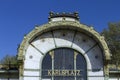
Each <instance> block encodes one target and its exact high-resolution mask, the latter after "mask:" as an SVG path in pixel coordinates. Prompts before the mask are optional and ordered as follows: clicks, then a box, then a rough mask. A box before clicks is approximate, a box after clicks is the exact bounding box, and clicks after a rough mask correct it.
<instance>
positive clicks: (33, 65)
mask: <svg viewBox="0 0 120 80" xmlns="http://www.w3.org/2000/svg"><path fill="white" fill-rule="evenodd" d="M24 69H40V62H36V61H33V60H31V61H30V60H25V61H24Z"/></svg>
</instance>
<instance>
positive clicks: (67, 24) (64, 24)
mask: <svg viewBox="0 0 120 80" xmlns="http://www.w3.org/2000/svg"><path fill="white" fill-rule="evenodd" d="M63 28H66V29H74V30H76V31H81V32H83V33H85V34H87V35H89V36H91V37H93V38H94V39H95V40H96V41H97V42H98V43H99V45H100V46H101V48H102V50H103V54H104V59H105V60H110V52H109V48H108V46H107V44H106V41H105V39H104V37H103V36H101V35H100V34H99V33H98V32H96V31H95V30H94V29H93V27H88V26H86V25H83V24H80V23H79V22H78V21H56V22H48V23H47V24H44V25H42V26H38V27H35V29H34V30H32V31H31V32H30V33H29V34H27V35H26V36H24V39H23V41H22V43H21V44H20V47H19V49H18V60H19V61H22V60H23V59H24V54H25V51H26V49H27V47H28V45H29V43H30V42H31V41H32V40H33V39H34V38H35V37H36V36H38V35H40V34H42V33H44V32H47V31H50V30H55V29H63Z"/></svg>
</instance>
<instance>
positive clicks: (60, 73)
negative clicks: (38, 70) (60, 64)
mask: <svg viewBox="0 0 120 80" xmlns="http://www.w3.org/2000/svg"><path fill="white" fill-rule="evenodd" d="M48 76H80V70H48Z"/></svg>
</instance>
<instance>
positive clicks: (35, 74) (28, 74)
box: [24, 71, 40, 76]
mask: <svg viewBox="0 0 120 80" xmlns="http://www.w3.org/2000/svg"><path fill="white" fill-rule="evenodd" d="M24 76H40V74H39V71H24Z"/></svg>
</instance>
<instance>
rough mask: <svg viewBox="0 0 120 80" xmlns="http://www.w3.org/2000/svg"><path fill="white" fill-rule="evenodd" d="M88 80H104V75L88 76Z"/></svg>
mask: <svg viewBox="0 0 120 80" xmlns="http://www.w3.org/2000/svg"><path fill="white" fill-rule="evenodd" d="M88 80H105V79H104V77H88Z"/></svg>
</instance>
